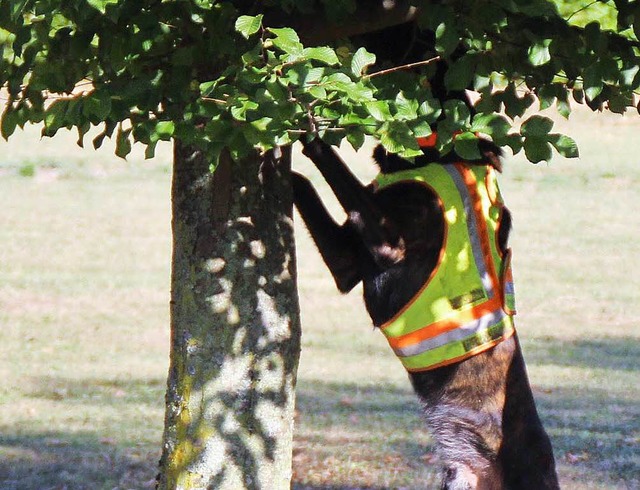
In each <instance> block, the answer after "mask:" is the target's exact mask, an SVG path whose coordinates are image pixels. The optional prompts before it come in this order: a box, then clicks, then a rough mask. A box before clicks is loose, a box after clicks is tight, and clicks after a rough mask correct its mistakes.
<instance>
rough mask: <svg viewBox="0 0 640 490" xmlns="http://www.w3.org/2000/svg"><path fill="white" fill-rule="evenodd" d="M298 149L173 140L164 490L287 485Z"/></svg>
mask: <svg viewBox="0 0 640 490" xmlns="http://www.w3.org/2000/svg"><path fill="white" fill-rule="evenodd" d="M289 170H290V153H289V151H288V149H285V150H276V151H273V152H270V153H268V154H267V155H265V156H263V157H259V156H257V155H256V156H254V157H252V158H248V159H245V160H243V161H241V162H232V161H231V160H230V159H229V158H228V157H227V156H224V157H223V158H222V160H221V162H220V164H219V165H218V168H217V169H216V171H215V172H214V173H211V172H210V170H209V162H208V161H207V160H206V159H205V158H204V157H203V155H202V153H201V152H199V151H197V150H194V149H193V148H191V147H188V146H184V145H181V144H179V143H176V146H175V153H174V174H173V188H172V203H173V221H172V226H173V258H172V261H173V262H172V285H171V286H172V288H171V359H170V367H169V377H168V383H167V395H166V405H167V408H166V417H165V431H164V441H163V454H162V459H161V461H160V475H159V477H158V488H160V489H163V490H164V489H167V490H168V489H196V488H197V489H205V488H206V489H214V488H215V489H233V490H238V489H245V488H246V489H263V490H278V489H285V488H286V489H288V488H290V480H291V449H292V432H293V411H294V387H295V382H296V370H297V367H298V358H299V352H300V324H299V308H298V298H297V292H296V280H295V279H296V273H295V256H294V250H295V249H294V241H293V227H292V219H291V211H292V195H291V190H290V185H289V175H290V172H289Z"/></svg>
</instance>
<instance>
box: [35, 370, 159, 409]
mask: <svg viewBox="0 0 640 490" xmlns="http://www.w3.org/2000/svg"><path fill="white" fill-rule="evenodd" d="M25 384H26V386H28V389H29V396H30V397H32V398H39V399H44V400H53V401H64V402H65V403H87V402H99V403H101V404H123V403H136V404H146V405H154V406H157V405H158V404H162V403H164V402H163V400H164V392H165V390H166V386H167V381H166V380H165V379H135V378H130V379H98V378H79V379H72V378H61V377H53V376H44V377H37V378H35V377H32V378H27V379H26V380H25Z"/></svg>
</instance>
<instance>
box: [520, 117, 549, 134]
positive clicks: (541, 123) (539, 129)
mask: <svg viewBox="0 0 640 490" xmlns="http://www.w3.org/2000/svg"><path fill="white" fill-rule="evenodd" d="M552 128H553V121H552V120H551V119H549V118H548V117H544V116H537V115H536V116H531V117H530V118H529V119H527V120H526V121H525V122H523V123H522V127H521V128H520V133H521V134H522V135H523V136H526V137H529V136H535V137H546V136H547V134H549V131H551V129H552Z"/></svg>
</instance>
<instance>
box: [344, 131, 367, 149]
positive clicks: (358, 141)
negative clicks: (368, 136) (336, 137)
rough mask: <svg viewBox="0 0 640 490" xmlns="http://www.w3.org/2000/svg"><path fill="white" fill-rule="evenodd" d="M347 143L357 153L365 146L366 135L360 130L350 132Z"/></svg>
mask: <svg viewBox="0 0 640 490" xmlns="http://www.w3.org/2000/svg"><path fill="white" fill-rule="evenodd" d="M347 141H348V142H349V144H350V145H351V147H352V148H353V149H354V150H355V151H358V150H359V149H360V148H362V145H364V133H363V132H362V131H358V130H350V131H349V132H348V133H347Z"/></svg>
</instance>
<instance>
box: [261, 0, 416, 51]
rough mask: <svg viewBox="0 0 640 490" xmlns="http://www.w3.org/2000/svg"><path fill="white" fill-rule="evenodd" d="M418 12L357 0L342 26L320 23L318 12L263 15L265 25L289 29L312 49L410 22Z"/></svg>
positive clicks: (405, 0)
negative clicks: (351, 12) (292, 29)
mask: <svg viewBox="0 0 640 490" xmlns="http://www.w3.org/2000/svg"><path fill="white" fill-rule="evenodd" d="M414 3H415V2H414ZM418 12H419V8H418V7H416V6H413V5H411V1H410V0H357V2H356V10H355V12H353V14H351V15H350V16H349V18H348V19H346V20H345V21H344V23H331V22H330V21H328V20H324V19H325V17H324V14H323V13H320V12H318V13H314V14H297V15H295V14H294V15H292V14H285V13H284V12H283V11H269V12H265V13H264V15H265V24H267V25H270V26H288V27H293V28H294V29H295V30H296V31H297V33H298V35H299V36H300V38H301V40H302V41H303V42H304V43H305V44H306V45H308V46H313V45H318V44H323V43H327V42H330V41H334V40H336V39H340V38H345V37H351V36H357V35H360V34H366V33H368V32H375V31H379V30H381V29H385V28H387V27H392V26H395V25H399V24H404V23H406V22H411V21H412V20H415V19H416V18H417V15H418ZM323 20H324V21H323Z"/></svg>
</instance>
